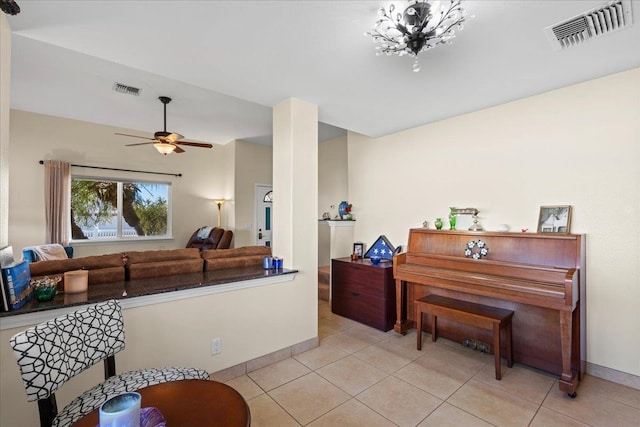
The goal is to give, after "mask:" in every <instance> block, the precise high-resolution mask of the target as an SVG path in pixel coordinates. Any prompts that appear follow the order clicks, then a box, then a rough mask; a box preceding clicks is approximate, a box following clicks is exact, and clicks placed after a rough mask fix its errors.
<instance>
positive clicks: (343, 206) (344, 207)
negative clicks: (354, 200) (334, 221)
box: [338, 201, 350, 219]
mask: <svg viewBox="0 0 640 427" xmlns="http://www.w3.org/2000/svg"><path fill="white" fill-rule="evenodd" d="M349 206H350V205H349V202H345V201H342V202H340V204H339V205H338V214H339V215H340V219H345V217H346V216H347V214H348V213H349V212H348V210H349Z"/></svg>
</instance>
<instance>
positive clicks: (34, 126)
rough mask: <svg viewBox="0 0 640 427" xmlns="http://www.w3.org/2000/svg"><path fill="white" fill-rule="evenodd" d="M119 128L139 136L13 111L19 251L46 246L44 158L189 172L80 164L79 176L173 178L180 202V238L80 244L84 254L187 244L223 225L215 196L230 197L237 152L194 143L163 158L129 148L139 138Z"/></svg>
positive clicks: (14, 234)
mask: <svg viewBox="0 0 640 427" xmlns="http://www.w3.org/2000/svg"><path fill="white" fill-rule="evenodd" d="M114 132H125V133H131V131H128V130H125V129H118V128H114V127H110V126H102V125H97V124H94V123H88V122H82V121H78V120H70V119H64V118H60V117H53V116H47V115H42V114H35V113H29V112H25V111H18V110H11V141H12V150H11V154H10V159H11V168H10V179H11V181H10V186H9V206H10V210H9V242H10V244H12V245H13V247H14V252H17V251H20V250H21V249H22V248H23V247H25V246H31V245H37V244H43V243H45V217H44V193H43V183H44V168H43V166H42V165H40V164H39V163H38V161H39V160H48V159H53V160H65V161H68V162H70V163H75V164H82V165H92V166H103V167H112V168H120V169H135V170H144V171H154V172H169V173H182V177H172V176H161V175H148V174H139V173H131V172H114V171H102V170H96V169H83V168H72V173H74V174H82V175H88V176H96V177H127V178H133V179H141V180H150V181H159V182H171V184H172V186H171V188H172V199H173V203H172V206H173V211H172V229H173V240H169V241H150V242H132V243H128V242H127V243H125V244H121V243H107V244H83V243H75V244H74V247H75V250H76V254H77V256H84V255H90V254H99V253H113V252H117V251H125V250H145V249H152V248H153V249H163V248H179V247H184V246H185V245H186V243H187V240H188V239H189V237H190V236H191V234H192V233H193V232H194V231H195V230H196V229H197V228H198V227H201V226H203V225H215V224H216V223H217V212H216V211H217V207H216V206H215V204H214V203H213V202H212V201H211V199H213V198H216V197H220V195H221V194H223V195H224V194H227V191H228V186H229V185H230V184H229V182H230V181H231V182H232V181H233V175H232V174H231V172H232V166H231V165H232V164H233V158H232V155H233V152H232V151H231V150H230V149H229V148H225V147H221V146H217V145H216V146H214V148H213V149H211V150H205V149H198V148H190V147H187V149H186V152H185V153H182V154H170V155H168V156H162V155H161V154H159V153H158V152H157V151H156V150H155V149H154V148H153V146H137V147H125V144H128V143H130V142H131V140H129V139H127V138H126V137H121V136H115V135H114Z"/></svg>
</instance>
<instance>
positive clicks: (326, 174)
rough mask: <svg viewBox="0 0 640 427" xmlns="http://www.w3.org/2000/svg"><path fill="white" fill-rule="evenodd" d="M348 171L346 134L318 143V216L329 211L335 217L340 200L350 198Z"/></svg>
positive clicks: (320, 216) (354, 212)
mask: <svg viewBox="0 0 640 427" xmlns="http://www.w3.org/2000/svg"><path fill="white" fill-rule="evenodd" d="M348 172H349V167H348V163H347V137H346V136H343V137H340V138H335V139H331V140H329V141H325V142H323V143H321V144H319V145H318V218H322V214H323V213H324V212H329V213H330V214H331V218H332V219H333V218H334V217H335V216H336V215H337V214H338V205H339V204H340V202H341V201H343V200H349V194H348V190H349V187H348V183H349V175H348ZM331 206H333V208H331ZM354 208H355V207H354ZM356 213H357V212H356V211H355V210H354V211H353V214H354V215H356Z"/></svg>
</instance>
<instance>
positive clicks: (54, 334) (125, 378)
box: [10, 300, 209, 427]
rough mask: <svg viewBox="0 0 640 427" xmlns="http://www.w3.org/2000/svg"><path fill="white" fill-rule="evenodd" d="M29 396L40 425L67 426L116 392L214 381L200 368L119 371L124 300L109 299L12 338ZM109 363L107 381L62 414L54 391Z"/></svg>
mask: <svg viewBox="0 0 640 427" xmlns="http://www.w3.org/2000/svg"><path fill="white" fill-rule="evenodd" d="M10 342H11V347H12V348H13V352H14V355H15V356H16V359H17V360H18V366H19V368H20V374H21V375H22V380H23V382H24V387H25V389H26V391H27V400H29V401H30V402H31V401H34V400H37V401H38V410H39V412H40V426H41V427H51V426H55V427H62V426H68V425H70V424H72V423H73V422H75V421H76V420H78V419H80V418H81V417H83V416H84V415H86V414H88V413H89V412H91V411H93V410H94V409H96V408H97V407H99V406H100V405H101V404H102V403H104V402H105V401H107V400H108V399H110V398H111V397H113V396H116V395H118V394H121V393H124V392H127V391H135V390H137V389H140V388H142V387H147V386H150V385H154V384H159V383H163V382H167V381H177V380H184V379H209V374H208V373H207V372H206V371H204V370H202V369H197V368H182V367H176V368H152V369H140V370H137V371H131V372H126V373H123V374H120V375H116V369H115V357H114V355H115V354H116V353H117V352H119V351H121V350H123V349H124V345H125V341H124V323H123V320H122V311H121V309H120V304H119V303H118V302H117V301H116V300H110V301H106V302H102V303H98V304H95V305H93V306H90V307H87V308H84V309H82V310H78V311H76V312H73V313H69V314H66V315H64V316H60V317H58V318H55V319H53V320H50V321H48V322H44V323H41V324H39V325H37V326H34V327H31V328H29V329H27V330H26V331H24V332H21V333H19V334H16V335H15V336H13V337H12V338H11V340H10ZM100 361H104V373H105V381H104V382H103V383H100V384H98V385H96V386H95V387H93V388H91V389H90V390H87V391H86V392H84V393H83V394H81V395H80V396H78V397H77V398H75V399H74V400H72V401H71V403H69V404H68V405H67V406H66V407H65V408H64V409H63V410H62V411H60V412H59V413H58V408H57V405H56V397H55V392H56V390H58V389H59V388H60V387H61V386H62V385H63V384H64V383H65V382H67V381H69V380H70V379H71V378H73V377H74V376H75V375H77V374H79V373H80V372H82V371H84V370H85V369H87V368H89V367H91V366H93V365H95V364H97V363H98V362H100Z"/></svg>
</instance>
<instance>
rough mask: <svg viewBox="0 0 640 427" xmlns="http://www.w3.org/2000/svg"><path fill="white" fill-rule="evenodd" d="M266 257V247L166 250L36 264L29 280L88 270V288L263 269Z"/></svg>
mask: <svg viewBox="0 0 640 427" xmlns="http://www.w3.org/2000/svg"><path fill="white" fill-rule="evenodd" d="M269 255H271V248H269V247H266V246H246V247H242V248H235V249H215V250H205V251H202V252H200V250H199V249H196V248H189V249H167V250H155V251H134V252H126V253H119V254H110V255H94V256H88V257H82V258H70V259H61V260H49V261H36V262H32V263H30V264H29V269H30V270H31V277H32V278H41V277H44V276H49V277H63V275H64V273H65V272H66V271H72V270H89V285H92V284H98V283H109V282H122V281H124V280H137V279H146V278H152V277H162V276H170V275H176V274H189V273H198V272H201V271H212V270H221V269H225V268H246V267H254V266H262V258H263V257H265V256H269Z"/></svg>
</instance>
